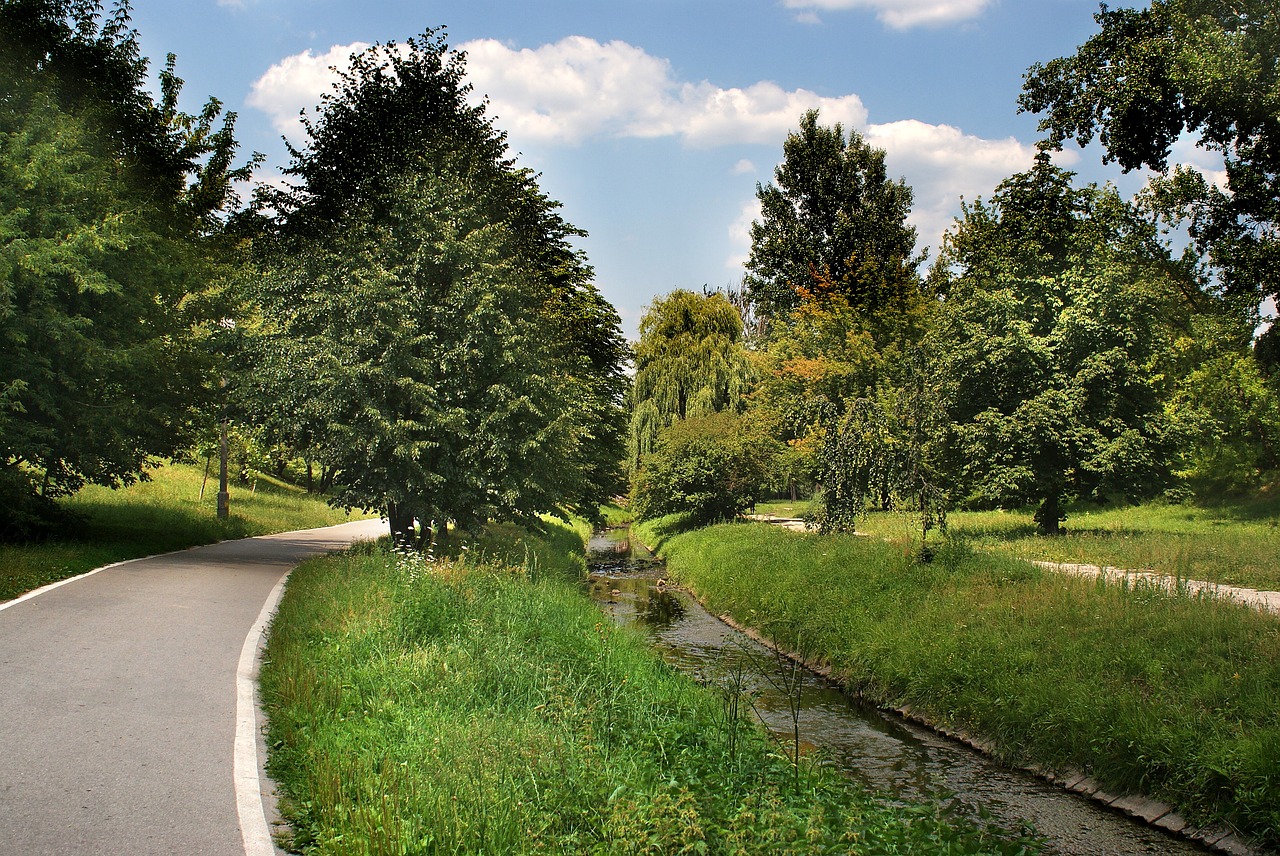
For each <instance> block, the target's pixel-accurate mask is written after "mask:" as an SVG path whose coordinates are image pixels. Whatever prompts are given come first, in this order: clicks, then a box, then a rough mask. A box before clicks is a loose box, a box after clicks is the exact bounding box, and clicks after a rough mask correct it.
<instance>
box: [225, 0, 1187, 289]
mask: <svg viewBox="0 0 1280 856" xmlns="http://www.w3.org/2000/svg"><path fill="white" fill-rule="evenodd" d="M824 2H827V3H828V4H834V3H835V2H836V0H824ZM938 5H943V4H938V3H934V4H926V3H900V4H898V7H897V8H898V11H899V12H902V13H904V14H905V11H904V10H906V9H907V7H911V8H912V9H917V10H919V9H923V8H924V7H925V6H929V7H930V8H932V7H933V6H938ZM959 5H960V4H950V6H952V7H956V8H958V6H959ZM979 5H980V4H979ZM365 47H366V45H364V44H363V43H359V42H356V43H353V44H349V45H338V46H335V47H333V48H331V49H329V50H328V51H327V52H325V53H322V54H315V53H313V52H311V51H306V52H304V53H301V54H297V55H294V56H290V57H286V58H285V59H283V60H281V61H280V62H278V63H276V64H275V65H273V66H272V67H271V68H270V69H268V70H267V72H266V73H265V74H263V75H262V77H261V78H259V79H258V81H257V82H256V83H254V85H253V89H252V91H251V93H250V95H249V99H248V103H249V105H250V106H253V107H256V108H258V109H261V110H264V111H265V112H266V113H268V114H269V115H270V116H271V118H272V121H273V122H274V123H275V126H276V127H277V128H278V129H279V130H280V131H281V133H283V134H285V135H286V136H289V137H296V134H297V129H298V123H297V116H298V112H299V110H301V109H302V108H304V107H312V106H314V105H315V104H317V103H319V100H320V96H321V95H322V94H323V93H325V92H327V91H328V90H329V88H330V85H331V83H332V80H333V77H334V75H333V72H332V71H331V70H330V69H331V67H332V66H338V67H345V65H346V63H347V60H348V58H349V57H350V55H351V54H352V53H354V52H358V51H360V50H362V49H364V48H365ZM461 48H462V49H463V50H465V51H466V53H467V57H468V59H467V69H468V77H469V79H470V80H471V81H472V82H473V83H474V85H475V91H476V93H477V97H480V96H481V95H487V96H488V98H489V101H490V105H491V111H492V113H493V114H495V115H496V116H497V117H498V126H499V127H501V128H502V129H503V130H505V131H507V132H508V134H509V135H510V138H511V141H512V143H513V144H514V145H516V146H523V145H529V144H536V143H542V144H549V145H561V146H564V145H578V144H581V143H583V142H586V141H589V140H593V139H604V138H623V137H630V138H675V139H679V140H681V141H682V142H684V143H685V144H687V145H690V146H694V147H713V146H720V145H727V144H744V143H752V144H764V145H769V146H775V147H776V146H780V144H781V142H782V140H783V139H784V138H785V137H786V134H787V132H788V131H791V130H794V129H795V127H796V125H797V122H798V121H799V118H800V116H801V114H802V113H804V111H805V110H809V109H818V110H820V111H821V113H822V122H823V123H824V124H831V123H834V122H840V123H842V124H843V125H844V126H845V127H846V128H849V129H857V130H859V131H861V132H862V133H863V134H865V135H866V137H867V140H868V142H870V143H871V144H872V145H875V146H878V147H880V148H883V149H885V150H886V152H887V153H888V156H887V161H888V166H889V170H890V175H892V176H894V177H898V176H901V177H904V178H905V179H906V181H907V183H908V184H909V185H911V186H912V188H913V190H914V191H915V209H914V211H913V213H912V215H911V221H912V223H913V224H914V225H915V226H916V227H917V229H918V230H919V233H920V241H921V244H922V245H929V246H931V247H934V248H936V247H937V246H938V243H939V240H940V237H941V234H942V232H943V231H944V230H945V229H946V228H947V227H948V226H950V224H951V222H952V220H953V218H954V217H955V216H956V214H957V213H958V200H959V198H960V197H961V196H964V197H966V198H970V199H972V198H975V197H977V196H979V195H986V196H989V195H990V194H991V191H992V190H993V189H994V188H995V185H996V184H998V183H999V182H1000V180H1001V179H1003V178H1005V177H1006V176H1008V175H1011V174H1013V173H1015V172H1018V171H1021V170H1024V169H1027V168H1028V167H1029V166H1030V165H1031V163H1032V159H1033V156H1034V149H1033V148H1032V147H1031V146H1029V145H1026V144H1023V143H1020V142H1018V141H1017V140H1016V139H1014V138H1012V137H1009V138H1005V139H1000V140H988V139H983V138H981V137H976V136H973V135H971V134H965V133H964V132H963V131H961V130H960V129H958V128H955V127H952V126H949V125H933V124H929V123H926V122H922V121H918V120H904V121H898V122H889V123H882V124H872V123H870V122H869V121H868V115H867V110H866V108H865V107H864V106H863V103H862V101H861V99H859V98H858V96H857V95H853V94H850V95H844V96H838V97H827V96H820V95H818V94H816V93H814V92H810V91H808V90H805V89H794V90H785V89H783V88H782V87H780V86H778V85H777V84H775V83H772V82H769V81H762V82H758V83H753V84H751V85H749V86H745V87H722V86H718V85H716V84H714V83H711V82H709V81H705V80H704V81H700V82H689V81H682V80H680V79H678V77H677V75H676V74H675V72H674V70H673V69H672V67H671V64H670V63H669V62H668V61H667V60H665V59H662V58H659V57H655V56H652V55H650V54H648V53H647V52H646V51H644V50H643V49H642V48H639V47H636V46H634V45H630V44H627V43H625V42H620V41H613V42H607V43H601V42H598V41H595V40H593V39H589V38H585V37H582V36H571V37H568V38H565V39H561V40H560V41H558V42H555V43H553V44H547V45H543V46H541V47H538V48H536V49H529V48H524V49H518V48H515V47H511V46H508V45H504V44H502V43H501V42H497V41H493V40H491V39H483V40H478V41H473V42H469V43H467V44H465V45H462V46H461ZM1190 153H1191V152H1188V154H1190ZM1062 157H1064V158H1067V159H1068V162H1069V161H1070V159H1073V158H1075V157H1077V156H1075V155H1074V154H1072V153H1066V154H1064V155H1063V156H1062ZM1064 165H1067V164H1066V163H1064ZM755 169H756V166H755V164H753V163H752V162H751V161H748V160H746V159H743V160H739V161H738V162H737V163H736V164H734V166H732V167H731V170H732V171H733V172H734V173H735V174H748V173H750V172H754V171H755ZM755 205H756V203H755V201H754V200H752V202H751V203H750V204H749V205H748V206H746V207H745V208H743V210H742V212H741V214H740V216H739V217H738V218H737V219H736V220H735V221H734V223H733V224H732V227H731V237H732V240H733V243H734V249H733V256H734V260H735V261H734V264H735V265H738V264H741V261H742V259H744V258H745V256H746V247H747V245H748V243H749V242H748V241H747V239H746V236H747V227H748V226H749V225H750V222H751V220H752V219H754V218H755V217H756V216H758V209H756V208H755V207H754V206H755Z"/></svg>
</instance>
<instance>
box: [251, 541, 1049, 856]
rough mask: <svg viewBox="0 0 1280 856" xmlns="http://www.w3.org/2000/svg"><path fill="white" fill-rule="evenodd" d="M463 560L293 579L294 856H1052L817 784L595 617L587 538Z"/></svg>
mask: <svg viewBox="0 0 1280 856" xmlns="http://www.w3.org/2000/svg"><path fill="white" fill-rule="evenodd" d="M575 542H576V544H575ZM446 546H447V549H446V550H445V551H444V552H448V553H453V554H455V556H456V558H451V557H448V556H444V555H439V556H424V555H418V554H412V555H411V554H400V553H396V552H394V551H390V550H389V549H387V548H386V547H385V545H384V546H382V547H379V546H375V545H371V546H367V547H363V548H361V549H358V550H356V551H353V552H351V553H347V554H343V555H339V556H334V557H329V558H324V559H318V560H313V561H310V562H307V563H305V564H303V565H302V566H300V567H299V568H298V569H297V570H296V571H294V573H293V575H292V576H291V578H290V582H289V585H288V588H287V590H286V594H285V597H284V600H283V601H282V603H281V606H280V610H279V613H278V614H277V617H276V619H275V621H274V623H273V627H272V633H271V638H270V642H269V645H268V648H267V651H266V656H265V665H264V670H263V676H262V689H263V698H264V703H265V707H266V709H267V711H268V714H269V718H270V734H269V743H270V745H271V746H272V747H273V750H272V754H271V759H270V763H269V770H270V772H271V774H272V776H273V778H274V779H275V780H276V781H277V782H279V783H280V785H281V787H282V789H283V792H284V794H285V796H284V799H283V800H282V803H281V805H282V810H283V812H284V815H285V817H286V819H287V820H288V821H289V823H290V830H291V831H290V832H289V833H288V840H287V841H286V842H285V843H286V844H287V845H288V846H289V847H290V848H291V849H295V850H300V851H303V852H307V853H316V854H337V853H342V854H403V853H462V852H466V853H502V854H508V853H533V852H574V853H652V854H659V853H661V854H668V853H744V852H766V851H767V852H777V853H827V852H832V853H835V852H839V853H847V852H858V853H866V854H878V853H886V854H887V853H906V852H939V853H942V852H945V853H955V854H963V853H1010V854H1012V853H1029V852H1035V849H1034V845H1033V844H1032V843H1030V842H1029V841H1026V840H1021V839H1013V838H1009V837H1005V836H1004V835H1003V834H1000V833H996V832H994V831H992V830H985V829H980V828H978V827H975V826H973V825H970V824H968V823H965V822H962V821H958V820H955V821H953V820H951V819H949V818H947V817H944V816H942V815H941V814H940V813H939V809H938V808H937V807H936V806H934V805H931V804H923V805H902V804H889V803H887V802H885V801H882V800H880V799H878V798H876V797H875V796H874V795H872V794H869V793H866V792H864V791H862V790H860V789H858V788H856V787H854V786H852V785H851V784H850V783H848V782H847V781H845V780H844V779H842V778H841V777H839V776H838V775H837V774H835V773H834V772H832V771H831V770H829V769H828V768H825V767H822V766H820V765H817V764H813V763H810V761H809V760H807V759H802V761H801V764H800V767H799V768H798V770H799V772H798V774H797V769H796V768H793V766H792V762H791V759H790V758H789V757H788V756H787V755H786V753H785V752H783V751H782V750H781V749H780V747H779V746H778V745H777V744H775V743H774V742H773V741H772V740H771V739H770V738H768V737H766V736H765V735H764V734H763V733H762V732H761V731H760V730H758V729H757V728H756V727H755V726H754V725H753V724H752V723H749V722H746V721H738V720H736V719H733V718H732V717H730V716H729V715H728V714H727V712H726V711H728V710H729V709H730V707H729V705H728V703H727V699H726V697H725V696H724V695H722V694H718V693H717V692H716V691H715V690H713V689H711V688H708V687H704V686H701V685H699V684H697V683H696V682H695V681H693V680H692V679H691V678H688V677H686V676H684V675H682V674H680V673H679V672H677V671H675V670H674V669H673V668H672V667H670V666H668V665H667V664H666V663H664V662H663V661H662V659H661V658H660V657H659V655H658V654H657V653H656V652H655V651H653V650H652V649H651V648H650V646H649V645H648V643H647V642H646V641H645V640H644V638H643V637H642V636H640V635H639V634H638V633H636V632H633V631H629V630H624V629H620V628H618V627H616V626H614V625H613V623H612V622H610V621H609V620H608V619H606V618H605V617H604V616H602V614H601V613H600V612H599V610H598V609H597V608H596V607H595V606H594V605H592V604H591V602H590V601H589V600H588V599H587V597H586V596H585V594H584V592H583V591H582V588H581V582H580V581H581V569H582V561H583V556H582V540H581V534H580V531H576V532H575V531H572V529H571V528H570V527H564V526H560V525H557V524H555V523H550V522H549V523H547V524H546V525H545V526H544V527H543V528H542V531H541V532H528V531H525V530H514V529H512V528H510V527H504V528H503V530H502V531H499V532H496V533H494V532H491V533H488V534H486V535H484V536H482V538H481V539H479V541H478V542H475V543H472V544H470V545H468V549H467V550H466V551H463V550H462V549H461V547H462V544H460V543H459V542H456V541H455V542H453V543H452V544H450V545H446ZM570 547H571V548H572V550H571V551H569V550H566V548H570ZM481 553H484V556H485V557H484V558H482V557H481V555H480V554H481ZM501 555H506V556H507V557H509V558H512V559H516V560H517V561H515V562H514V563H512V562H509V561H507V560H504V559H501V558H500V556H501ZM524 556H528V557H529V561H528V562H527V563H526V562H525V561H524V559H523V558H522V557H524Z"/></svg>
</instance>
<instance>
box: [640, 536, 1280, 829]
mask: <svg viewBox="0 0 1280 856" xmlns="http://www.w3.org/2000/svg"><path fill="white" fill-rule="evenodd" d="M664 524H665V525H666V527H667V529H668V534H665V535H663V534H662V533H661V530H662V528H663V525H664ZM670 528H671V522H670V521H658V522H657V524H656V525H655V524H652V523H646V524H642V525H641V526H640V527H639V529H640V534H641V537H642V538H643V539H646V540H648V541H649V542H650V543H652V542H653V541H661V542H663V544H664V546H663V548H662V554H663V556H664V558H666V560H667V563H668V573H669V575H670V576H671V577H672V578H673V579H676V580H677V581H679V582H681V583H682V584H685V585H687V586H689V587H690V588H692V589H693V590H694V591H695V592H696V593H697V594H698V595H699V596H700V597H702V598H703V599H705V600H706V601H707V603H708V605H709V607H710V608H711V610H712V611H714V612H718V613H728V614H731V615H733V616H734V617H735V618H737V620H738V621H740V622H742V623H743V624H747V625H750V626H753V627H756V628H758V629H760V630H761V631H762V632H764V633H765V634H766V635H769V636H771V637H773V638H774V639H776V640H778V641H779V642H780V643H781V644H783V645H784V646H786V647H790V648H792V649H793V650H804V651H806V652H808V653H809V655H810V656H812V657H814V658H817V659H819V660H821V661H824V662H826V663H828V664H830V666H831V667H832V669H833V671H834V672H835V674H836V675H838V676H839V677H840V678H841V680H842V681H843V682H844V683H845V685H846V686H847V687H848V688H849V689H851V690H852V691H854V692H856V693H860V694H862V695H864V696H865V697H866V698H867V699H868V700H870V701H872V702H874V703H876V704H878V705H882V706H888V707H897V706H900V705H902V704H910V705H912V706H913V707H914V708H916V709H917V710H918V711H920V712H923V713H926V714H927V715H928V716H930V717H931V718H932V719H934V720H935V721H936V722H938V723H940V724H943V725H949V726H956V727H960V728H963V729H965V730H967V731H969V732H970V733H972V734H974V735H976V736H978V737H981V738H982V739H985V740H988V741H991V742H992V743H993V744H994V745H995V746H996V747H998V752H999V754H1000V755H1002V756H1003V757H1004V758H1006V759H1007V760H1009V761H1012V762H1017V763H1023V764H1035V765H1042V766H1045V767H1047V768H1049V769H1057V770H1067V769H1077V770H1080V771H1083V772H1087V773H1089V774H1090V775H1092V776H1094V777H1095V778H1097V779H1098V780H1100V781H1102V782H1103V783H1104V784H1105V785H1106V786H1107V787H1108V790H1111V791H1112V792H1117V793H1135V792H1136V793H1143V794H1147V795H1151V796H1154V797H1156V798H1158V799H1161V800H1163V801H1165V802H1168V803H1170V804H1172V805H1175V806H1177V807H1179V809H1180V810H1181V811H1182V812H1183V813H1184V814H1185V815H1186V816H1188V817H1190V818H1193V819H1194V820H1195V821H1196V822H1208V821H1219V822H1221V821H1227V822H1230V823H1232V824H1234V825H1235V826H1236V827H1237V828H1238V829H1241V830H1243V831H1245V832H1246V833H1248V834H1251V835H1253V836H1256V837H1258V838H1260V839H1262V840H1264V841H1267V842H1269V843H1271V844H1273V845H1274V844H1275V843H1276V842H1280V778H1277V776H1276V771H1277V770H1280V708H1277V705H1276V700H1277V699H1280V621H1277V619H1276V618H1275V617H1274V616H1270V615H1266V614H1262V613H1259V612H1257V611H1254V610H1252V609H1249V608H1247V607H1241V606H1238V605H1234V604H1231V603H1227V602H1221V601H1216V600H1213V599H1202V598H1189V597H1185V596H1177V595H1171V594H1167V593H1165V592H1164V591H1162V590H1159V589H1156V588H1154V587H1149V586H1138V587H1133V588H1129V587H1125V586H1122V585H1119V584H1106V583H1103V582H1097V581H1086V580H1081V579H1078V578H1073V577H1068V576H1065V575H1062V574H1055V573H1052V572H1050V571H1045V570H1041V569H1038V568H1036V567H1034V566H1032V565H1029V564H1027V563H1025V562H1023V561H1020V560H1018V559H1016V558H1014V557H1013V556H1007V555H1000V554H991V553H981V552H977V553H975V552H972V551H970V550H969V549H968V548H967V547H966V545H965V544H964V543H963V542H957V543H953V544H951V545H949V546H948V547H945V548H944V549H943V550H942V551H941V552H940V554H939V555H938V557H937V558H936V559H935V560H934V561H933V562H932V563H928V564H921V563H919V562H917V561H915V559H914V555H915V551H914V549H913V548H912V546H911V545H910V544H909V543H893V542H890V541H886V540H883V539H880V538H863V537H857V536H850V535H842V536H818V535H813V534H802V533H792V532H788V531H785V530H782V529H780V528H778V527H773V526H768V525H765V524H726V525H721V526H716V527H712V528H709V529H703V530H697V531H694V532H687V533H684V534H674V535H673V534H670ZM655 530H658V531H655Z"/></svg>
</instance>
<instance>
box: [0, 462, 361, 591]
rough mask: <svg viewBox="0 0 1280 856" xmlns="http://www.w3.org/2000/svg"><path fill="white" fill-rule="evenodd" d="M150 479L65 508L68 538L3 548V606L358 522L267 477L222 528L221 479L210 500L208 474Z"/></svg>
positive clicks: (86, 496)
mask: <svg viewBox="0 0 1280 856" xmlns="http://www.w3.org/2000/svg"><path fill="white" fill-rule="evenodd" d="M149 475H150V479H149V480H147V481H144V482H139V483H137V484H134V485H131V486H130V487H126V488H120V489H118V490H110V489H108V488H104V487H98V486H94V485H90V486H88V487H85V488H83V489H82V490H80V491H79V492H78V493H76V494H75V495H74V496H72V497H69V498H68V499H66V500H64V501H63V505H64V507H66V508H68V509H69V510H71V511H72V512H74V513H76V514H78V515H80V516H81V518H82V522H81V523H79V524H78V525H76V526H74V527H72V528H69V529H68V530H67V531H66V532H65V533H63V534H62V536H61V537H58V538H56V539H51V540H49V541H45V542H42V543H36V544H0V601H5V600H9V599H11V598H14V597H17V596H18V595H20V594H22V593H24V592H27V591H30V590H31V589H34V588H38V587H40V586H42V585H47V584H48V583H52V582H56V581H58V580H61V579H66V578H67V577H73V576H76V575H77V574H81V573H84V572H85V571H90V570H92V569H94V568H98V567H101V566H102V565H106V564H110V563H112V562H119V561H122V560H124V559H136V558H138V557H140V556H150V555H155V554H157V553H167V552H170V551H173V550H181V549H184V548H186V547H193V546H196V545H199V544H212V543H214V542H217V541H224V540H227V539H230V538H244V537H248V536H251V535H266V534H270V533H273V532H287V531H290V530H293V529H310V528H314V527H318V526H329V525H332V524H335V523H342V522H345V521H347V520H350V519H354V518H353V517H352V516H348V515H347V513H346V512H344V511H342V510H341V509H335V508H331V507H330V506H329V505H328V504H327V503H326V502H325V500H324V498H323V497H320V496H315V495H312V494H308V493H306V491H304V490H302V489H301V488H298V487H295V486H293V485H290V484H287V483H285V482H282V481H279V480H277V479H273V478H271V477H269V476H265V475H259V476H258V477H257V478H256V480H255V482H252V483H250V484H249V485H239V484H235V483H233V484H232V485H231V487H230V495H231V505H230V511H231V514H230V517H229V518H228V519H227V520H226V521H219V520H218V517H217V494H218V479H217V474H216V472H215V473H214V474H213V476H212V478H210V479H209V480H208V482H207V483H205V484H204V495H203V497H201V484H202V483H204V469H203V467H199V466H195V465H190V464H166V465H165V466H163V467H160V468H157V469H154V470H151V471H150V472H149ZM356 516H361V515H359V514H357V515H356Z"/></svg>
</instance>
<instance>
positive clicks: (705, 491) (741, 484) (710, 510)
mask: <svg viewBox="0 0 1280 856" xmlns="http://www.w3.org/2000/svg"><path fill="white" fill-rule="evenodd" d="M780 452H781V447H780V445H779V444H778V443H777V442H776V441H775V440H773V439H771V438H769V437H767V436H765V435H764V434H763V433H761V432H759V431H757V430H754V429H753V428H752V427H751V426H750V425H749V424H748V423H747V421H746V420H745V419H744V418H743V417H741V416H738V415H736V414H732V413H708V414H705V415H702V416H695V417H693V418H690V419H685V420H683V421H681V422H676V423H675V424H673V425H672V426H671V427H669V428H667V429H666V430H665V431H663V433H662V435H661V436H660V437H659V439H658V446H657V449H655V450H654V451H653V452H652V453H650V454H649V455H648V456H647V457H645V458H644V460H643V461H642V462H641V464H640V469H639V470H638V471H637V472H636V475H635V476H634V477H633V479H632V483H631V508H632V511H634V512H635V514H636V517H637V518H639V519H641V520H645V519H648V518H652V517H659V516H661V515H663V514H675V513H681V512H682V513H687V514H689V515H690V516H691V517H692V518H693V520H694V521H695V522H698V523H709V522H711V521H715V520H727V519H730V518H732V517H735V516H736V515H738V514H739V513H741V512H742V511H745V510H746V509H748V508H750V507H751V506H752V505H754V504H755V501H756V498H757V497H759V496H761V495H762V494H763V493H764V492H765V490H766V489H767V488H768V486H769V484H770V482H771V481H772V476H773V469H774V466H773V465H774V462H775V460H776V459H777V456H778V454H779V453H780Z"/></svg>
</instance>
